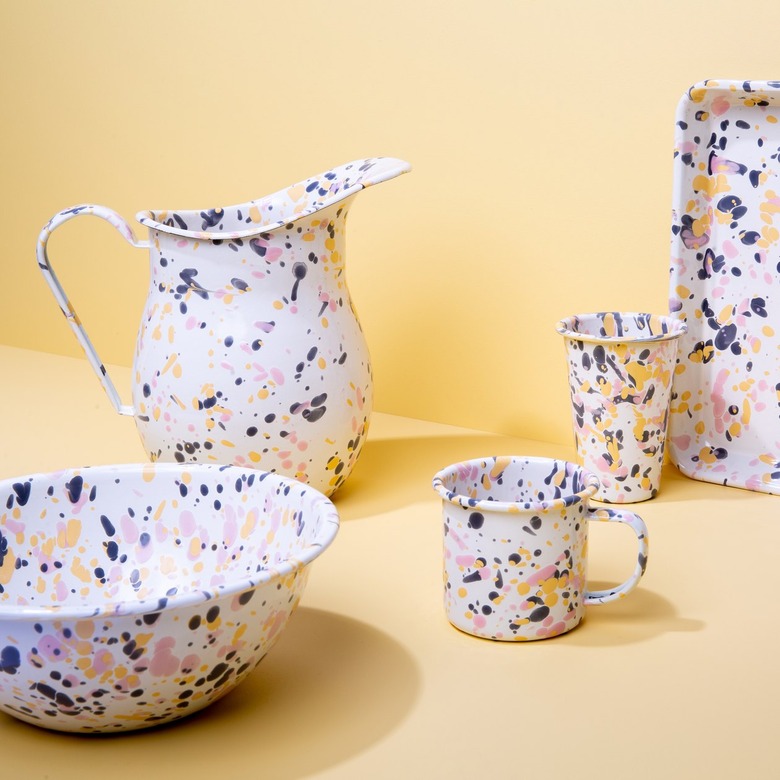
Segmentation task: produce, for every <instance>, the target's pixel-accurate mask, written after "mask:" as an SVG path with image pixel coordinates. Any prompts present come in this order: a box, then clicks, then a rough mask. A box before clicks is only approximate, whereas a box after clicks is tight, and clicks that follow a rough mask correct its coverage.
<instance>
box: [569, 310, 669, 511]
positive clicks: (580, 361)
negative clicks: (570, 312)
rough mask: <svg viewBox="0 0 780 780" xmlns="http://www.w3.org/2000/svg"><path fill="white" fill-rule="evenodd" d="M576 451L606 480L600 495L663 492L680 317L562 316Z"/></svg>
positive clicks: (621, 498)
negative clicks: (663, 468) (661, 485)
mask: <svg viewBox="0 0 780 780" xmlns="http://www.w3.org/2000/svg"><path fill="white" fill-rule="evenodd" d="M557 329H558V332H559V333H561V334H562V335H563V336H564V342H565V345H566V357H567V363H568V369H569V389H570V391H571V402H572V421H573V428H574V437H575V441H576V445H577V456H578V458H579V461H580V463H581V464H582V465H584V466H585V468H586V469H588V470H589V471H592V472H594V473H595V474H596V475H597V476H598V478H599V480H600V482H601V487H600V488H599V491H598V493H597V494H596V498H598V499H599V500H601V501H608V502H613V503H628V502H633V501H645V500H647V499H649V498H653V496H655V495H656V493H657V492H658V489H659V486H660V480H661V467H662V465H663V459H664V443H665V440H666V430H667V419H668V414H669V398H670V393H671V387H672V378H673V375H674V369H675V361H676V356H677V344H678V341H679V338H680V336H681V335H682V333H683V332H684V331H685V325H684V324H683V323H681V322H679V321H678V320H674V319H672V318H670V317H662V316H659V315H651V314H641V313H620V312H598V313H594V314H581V315H576V316H573V317H569V318H567V319H565V320H561V322H559V323H558V328H557Z"/></svg>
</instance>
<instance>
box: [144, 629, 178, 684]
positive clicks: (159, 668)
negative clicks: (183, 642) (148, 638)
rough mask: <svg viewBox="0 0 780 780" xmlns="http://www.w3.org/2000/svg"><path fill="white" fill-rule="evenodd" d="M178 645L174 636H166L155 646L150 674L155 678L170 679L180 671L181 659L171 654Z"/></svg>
mask: <svg viewBox="0 0 780 780" xmlns="http://www.w3.org/2000/svg"><path fill="white" fill-rule="evenodd" d="M175 644H176V640H175V639H174V638H173V637H172V636H166V637H165V638H164V639H161V640H160V641H159V642H157V644H156V645H155V646H154V655H153V656H152V662H151V663H150V664H149V672H150V673H151V674H152V675H154V676H155V677H169V676H171V675H173V674H176V672H178V671H179V664H180V663H181V662H180V661H179V659H178V658H177V657H176V656H175V655H174V654H173V653H172V652H171V651H172V650H173V647H174V646H175Z"/></svg>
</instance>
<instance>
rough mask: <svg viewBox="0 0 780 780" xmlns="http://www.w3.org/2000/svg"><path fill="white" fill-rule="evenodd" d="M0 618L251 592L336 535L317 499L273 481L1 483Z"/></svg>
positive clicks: (128, 470) (137, 475) (182, 471)
mask: <svg viewBox="0 0 780 780" xmlns="http://www.w3.org/2000/svg"><path fill="white" fill-rule="evenodd" d="M0 506H2V507H3V509H2V510H1V511H0V611H2V612H3V613H5V614H8V613H9V611H10V612H19V613H21V614H27V613H30V614H31V616H32V614H33V613H36V612H38V611H40V610H51V609H55V610H57V611H64V612H67V613H68V614H71V613H72V614H74V615H78V614H84V615H93V614H99V613H101V612H110V613H113V614H121V613H131V612H139V611H145V610H149V609H154V608H157V609H162V608H163V607H164V606H166V605H167V604H168V603H169V602H171V601H172V600H173V601H179V602H182V601H185V602H194V601H198V600H205V599H208V598H211V597H212V596H213V595H214V594H216V593H225V592H232V591H239V590H242V589H247V588H251V587H253V586H254V585H256V584H258V583H259V582H263V581H267V580H268V579H270V578H273V577H278V576H282V575H284V574H285V573H288V572H290V571H292V570H293V569H295V568H298V567H300V566H301V565H303V564H305V563H308V562H309V561H310V560H312V559H313V558H314V557H316V556H317V555H318V554H319V553H320V552H321V551H322V549H324V547H326V546H327V545H328V544H329V543H330V541H331V540H332V539H333V537H334V536H335V533H336V530H337V528H338V517H337V515H336V511H335V508H334V507H333V505H332V504H331V502H330V501H328V500H327V499H326V498H325V497H324V496H322V494H320V493H318V492H317V491H316V490H313V489H312V488H309V487H307V486H305V485H302V484H300V483H297V482H294V481H292V480H289V479H286V478H283V477H279V476H277V475H274V474H265V473H263V472H257V471H252V470H248V469H240V468H234V467H224V466H223V467H218V466H206V465H195V464H190V465H179V464H149V465H145V466H117V467H95V468H86V469H81V470H72V471H64V472H61V473H58V474H39V475H33V476H30V477H26V478H21V479H16V480H6V481H4V482H1V483H0Z"/></svg>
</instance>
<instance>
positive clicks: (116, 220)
mask: <svg viewBox="0 0 780 780" xmlns="http://www.w3.org/2000/svg"><path fill="white" fill-rule="evenodd" d="M81 215H92V216H93V217H100V219H104V220H106V222H108V223H109V224H110V225H112V226H113V227H114V228H116V229H117V230H118V231H119V233H120V235H121V236H122V238H124V239H125V241H127V243H128V244H130V245H131V246H135V247H139V248H148V247H149V242H148V241H138V240H137V239H136V237H135V234H134V233H133V229H132V228H131V227H130V225H128V224H127V222H125V220H124V219H122V217H120V216H119V214H117V213H116V212H115V211H112V210H111V209H109V208H106V207H105V206H95V205H91V204H82V205H80V206H73V207H72V208H69V209H65V210H64V211H60V212H59V213H58V214H55V215H54V216H53V217H52V218H51V219H50V220H49V221H48V222H47V223H46V225H45V226H44V228H43V230H41V234H40V235H39V236H38V246H37V252H36V254H37V257H38V267H39V268H40V269H41V272H42V273H43V278H44V279H45V280H46V283H47V284H48V285H49V288H50V289H51V291H52V293H53V294H54V297H55V298H56V299H57V303H58V304H59V306H60V309H61V310H62V313H63V314H64V315H65V319H66V320H67V321H68V325H70V327H71V330H72V331H73V333H74V334H75V335H76V338H77V339H78V342H79V344H81V348H82V349H83V350H84V352H85V354H86V356H87V360H88V361H89V364H90V365H91V366H92V370H93V371H94V372H95V374H96V375H97V378H98V379H99V380H100V384H101V385H103V389H104V390H105V391H106V394H107V395H108V397H109V399H110V401H111V403H112V405H113V407H114V409H115V410H116V411H117V412H119V414H127V415H132V414H133V407H132V406H127V405H125V404H123V403H122V400H121V398H120V397H119V393H118V392H117V390H116V387H114V383H113V382H112V381H111V377H109V375H108V373H107V372H106V367H105V366H104V365H103V361H101V359H100V358H99V357H98V354H97V352H96V351H95V347H94V346H92V342H91V341H90V338H89V336H88V335H87V332H86V331H85V330H84V326H83V325H82V324H81V320H80V319H79V316H78V314H76V310H75V309H74V308H73V306H72V305H71V302H70V300H68V296H67V295H66V294H65V290H64V289H63V288H62V285H61V284H60V281H59V279H58V278H57V275H56V274H55V273H54V269H53V268H52V267H51V263H50V262H49V255H48V252H47V250H46V245H47V244H48V242H49V237H50V236H51V234H52V233H53V232H54V230H55V229H56V228H58V227H59V226H60V225H62V224H64V223H65V222H67V221H68V220H71V219H73V218H74V217H79V216H81Z"/></svg>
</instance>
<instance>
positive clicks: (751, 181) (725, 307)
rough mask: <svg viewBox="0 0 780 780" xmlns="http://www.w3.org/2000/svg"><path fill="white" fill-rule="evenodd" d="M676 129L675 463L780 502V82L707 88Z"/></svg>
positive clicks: (686, 102) (695, 91) (683, 106)
mask: <svg viewBox="0 0 780 780" xmlns="http://www.w3.org/2000/svg"><path fill="white" fill-rule="evenodd" d="M676 120H677V122H676V127H675V150H674V195H673V198H674V202H673V211H672V251H671V279H670V296H669V297H670V301H669V306H670V310H671V312H672V313H673V314H675V315H676V316H678V317H680V318H683V319H685V320H686V322H687V324H688V332H687V334H685V335H683V336H682V338H681V340H680V351H679V358H678V360H679V364H678V366H677V372H676V374H675V379H674V390H673V394H672V406H671V414H670V418H669V426H670V427H669V439H668V447H669V452H670V456H671V459H672V461H673V462H674V463H675V464H676V465H677V467H678V468H679V469H680V470H681V471H682V472H683V473H685V474H686V475H688V476H690V477H693V478H695V479H701V480H704V481H707V482H717V483H720V484H726V485H733V486H736V487H742V488H748V489H751V490H760V491H763V492H767V493H775V494H780V359H779V358H780V262H779V261H780V158H779V155H780V81H722V80H710V81H704V82H701V83H700V84H697V85H695V86H693V87H691V89H690V90H689V91H688V92H687V93H686V94H685V95H684V96H683V97H682V99H681V100H680V103H679V105H678V108H677V117H676Z"/></svg>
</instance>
